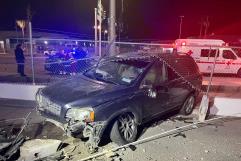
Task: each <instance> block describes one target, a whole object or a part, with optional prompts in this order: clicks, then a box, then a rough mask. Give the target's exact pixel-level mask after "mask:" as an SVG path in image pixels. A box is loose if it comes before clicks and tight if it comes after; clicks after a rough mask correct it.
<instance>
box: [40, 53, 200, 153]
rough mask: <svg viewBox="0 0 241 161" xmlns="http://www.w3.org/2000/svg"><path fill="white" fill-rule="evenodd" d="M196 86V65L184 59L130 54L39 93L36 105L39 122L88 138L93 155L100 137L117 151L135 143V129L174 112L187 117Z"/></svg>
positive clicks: (103, 63) (197, 85)
mask: <svg viewBox="0 0 241 161" xmlns="http://www.w3.org/2000/svg"><path fill="white" fill-rule="evenodd" d="M187 82H189V83H187ZM201 82H202V76H201V74H200V72H199V70H198V67H197V65H196V63H195V62H194V60H193V59H192V58H191V57H190V56H188V55H186V54H183V55H182V54H161V55H160V56H158V57H156V56H155V57H154V56H148V55H144V54H140V53H131V54H122V55H118V56H115V57H112V58H108V59H105V60H102V61H100V63H99V64H98V66H96V67H93V68H92V69H90V70H88V71H86V72H85V73H83V75H81V76H77V77H74V78H71V79H68V80H65V81H62V82H58V83H56V84H53V85H50V86H48V87H46V88H42V89H40V90H38V92H37V94H36V100H37V103H38V111H39V113H40V114H41V115H42V116H44V117H46V118H48V120H50V121H52V122H54V123H56V122H58V124H59V125H60V126H61V127H63V129H64V130H65V131H66V132H67V133H68V134H72V135H75V134H82V135H83V136H82V137H86V138H87V137H89V140H88V142H87V143H86V145H87V146H88V148H89V149H91V150H93V149H95V148H96V147H97V145H98V143H99V141H100V140H101V138H102V136H103V134H104V133H105V132H106V134H108V136H109V137H110V139H111V140H112V141H113V142H115V143H117V144H119V145H122V144H126V143H129V142H133V141H135V140H136V137H137V132H138V126H139V125H141V124H143V123H145V122H147V121H150V120H152V119H154V118H157V117H160V116H161V115H165V114H167V113H168V112H170V111H173V110H180V113H181V114H184V115H188V114H190V113H191V112H192V110H193V107H194V105H195V99H196V97H197V95H198V93H199V92H198V90H197V89H198V88H200V87H201ZM190 84H192V85H190ZM194 87H195V88H194ZM107 129H110V131H109V133H108V130H107Z"/></svg>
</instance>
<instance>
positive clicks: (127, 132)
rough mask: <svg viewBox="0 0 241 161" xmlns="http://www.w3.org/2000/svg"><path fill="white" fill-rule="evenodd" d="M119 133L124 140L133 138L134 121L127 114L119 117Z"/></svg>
mask: <svg viewBox="0 0 241 161" xmlns="http://www.w3.org/2000/svg"><path fill="white" fill-rule="evenodd" d="M119 131H120V133H121V135H122V136H123V137H124V138H125V140H127V141H129V140H131V138H132V137H133V136H134V132H135V121H134V118H133V117H132V116H130V115H128V114H125V115H122V116H120V117H119Z"/></svg>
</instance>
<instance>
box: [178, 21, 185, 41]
mask: <svg viewBox="0 0 241 161" xmlns="http://www.w3.org/2000/svg"><path fill="white" fill-rule="evenodd" d="M179 17H180V27H179V36H178V38H179V39H180V38H181V36H182V19H183V18H184V16H179Z"/></svg>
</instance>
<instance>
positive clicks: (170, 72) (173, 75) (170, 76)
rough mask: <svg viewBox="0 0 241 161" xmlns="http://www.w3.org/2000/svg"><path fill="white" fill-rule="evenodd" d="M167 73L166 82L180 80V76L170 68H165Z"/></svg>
mask: <svg viewBox="0 0 241 161" xmlns="http://www.w3.org/2000/svg"><path fill="white" fill-rule="evenodd" d="M167 72H168V80H169V81H172V80H174V79H178V78H180V76H179V75H177V74H176V73H175V72H174V71H173V69H172V68H170V67H167Z"/></svg>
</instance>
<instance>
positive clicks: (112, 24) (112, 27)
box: [109, 0, 116, 56]
mask: <svg viewBox="0 0 241 161" xmlns="http://www.w3.org/2000/svg"><path fill="white" fill-rule="evenodd" d="M109 1H110V15H109V47H110V48H109V54H110V56H114V55H115V39H116V30H115V18H116V13H115V12H116V11H115V7H116V0H109Z"/></svg>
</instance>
